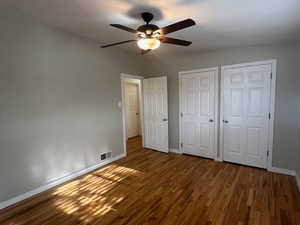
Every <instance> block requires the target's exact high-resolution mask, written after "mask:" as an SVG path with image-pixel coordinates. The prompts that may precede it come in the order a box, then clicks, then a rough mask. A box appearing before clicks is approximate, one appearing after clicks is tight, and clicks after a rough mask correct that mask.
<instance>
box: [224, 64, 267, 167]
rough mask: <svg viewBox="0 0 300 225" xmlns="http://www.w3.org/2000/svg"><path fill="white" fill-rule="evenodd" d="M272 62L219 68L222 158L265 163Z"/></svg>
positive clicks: (252, 164) (250, 163)
mask: <svg viewBox="0 0 300 225" xmlns="http://www.w3.org/2000/svg"><path fill="white" fill-rule="evenodd" d="M271 71H272V66H271V64H267V65H254V66H244V67H243V66H242V67H234V66H233V67H232V68H231V67H225V68H224V69H222V86H223V88H222V92H221V93H222V94H221V96H222V114H221V120H222V124H221V126H222V132H221V133H222V134H223V143H222V144H223V154H224V156H223V158H224V160H225V161H229V162H234V163H240V164H245V165H250V166H255V167H260V168H266V166H267V144H268V134H269V132H268V123H269V112H270V85H271V79H270V78H271V76H270V75H271Z"/></svg>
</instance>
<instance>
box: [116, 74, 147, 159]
mask: <svg viewBox="0 0 300 225" xmlns="http://www.w3.org/2000/svg"><path fill="white" fill-rule="evenodd" d="M120 78H121V97H122V98H121V105H120V106H121V108H122V126H123V150H124V154H125V156H127V148H126V142H127V130H126V109H125V82H126V80H128V79H136V80H140V85H139V108H140V123H141V132H142V145H143V147H144V111H143V106H144V103H143V101H144V100H143V79H144V77H142V76H136V75H131V74H126V73H121V76H120Z"/></svg>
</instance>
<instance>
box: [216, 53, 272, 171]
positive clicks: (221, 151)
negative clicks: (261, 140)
mask: <svg viewBox="0 0 300 225" xmlns="http://www.w3.org/2000/svg"><path fill="white" fill-rule="evenodd" d="M258 65H271V74H272V75H271V76H272V77H271V85H270V92H271V93H270V105H269V112H270V115H271V118H270V119H269V124H268V144H267V145H268V151H269V156H268V158H267V165H266V169H267V170H271V169H272V159H273V136H274V115H275V95H276V67H277V60H276V59H271V60H265V61H256V62H249V63H241V64H233V65H226V66H222V67H221V80H220V83H221V84H220V96H222V94H223V93H224V71H225V69H231V68H239V67H246V66H258ZM223 106H224V99H223V98H222V97H220V117H219V119H220V120H219V124H220V136H219V139H220V141H219V143H220V148H219V149H220V151H219V153H220V154H219V155H220V157H219V159H218V161H223V155H224V154H223V152H224V143H223V139H224V131H223V126H221V122H222V119H223Z"/></svg>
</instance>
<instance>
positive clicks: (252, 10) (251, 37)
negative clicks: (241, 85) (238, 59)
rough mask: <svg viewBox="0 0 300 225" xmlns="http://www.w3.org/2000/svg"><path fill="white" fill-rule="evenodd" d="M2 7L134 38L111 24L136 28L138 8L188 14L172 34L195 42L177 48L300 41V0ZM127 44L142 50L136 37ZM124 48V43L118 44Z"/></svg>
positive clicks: (115, 37)
mask: <svg viewBox="0 0 300 225" xmlns="http://www.w3.org/2000/svg"><path fill="white" fill-rule="evenodd" d="M0 8H1V9H2V10H3V9H4V10H8V8H10V9H13V10H14V12H15V13H19V14H24V15H26V16H30V17H33V18H34V19H36V20H39V21H42V22H43V23H47V24H49V25H51V26H55V27H58V28H60V29H63V30H65V31H69V32H73V33H75V34H78V35H80V36H84V37H87V38H90V39H93V40H97V41H99V43H101V44H104V43H105V44H107V43H111V42H118V41H122V40H127V39H131V38H132V37H133V35H132V34H130V33H127V32H124V31H121V30H117V29H115V28H113V27H110V26H109V24H110V23H120V24H123V25H126V26H129V27H132V28H137V27H138V26H139V25H141V23H142V21H141V19H139V18H138V15H139V13H141V12H143V11H150V12H152V13H154V15H155V16H156V18H157V19H156V21H154V23H156V24H157V25H159V26H165V25H168V24H171V23H173V22H176V21H180V20H183V19H186V18H192V19H194V20H195V21H196V23H197V25H196V26H194V27H191V28H188V29H185V30H182V31H178V32H176V33H172V34H170V35H168V36H171V37H176V38H182V39H186V40H190V41H192V42H193V44H192V45H191V46H190V47H177V46H172V47H171V46H170V45H169V46H168V47H165V46H166V44H165V45H163V46H162V48H160V51H164V50H163V49H165V50H166V49H168V50H173V51H174V52H176V51H203V50H211V49H218V48H228V47H238V46H251V45H264V44H277V43H294V42H298V41H300V0H145V1H142V0H26V1H25V0H24V1H23V0H22V1H20V0H1V2H0ZM126 45H127V46H124V47H123V48H125V49H126V50H133V51H137V47H136V44H135V43H129V44H126ZM114 48H119V47H114Z"/></svg>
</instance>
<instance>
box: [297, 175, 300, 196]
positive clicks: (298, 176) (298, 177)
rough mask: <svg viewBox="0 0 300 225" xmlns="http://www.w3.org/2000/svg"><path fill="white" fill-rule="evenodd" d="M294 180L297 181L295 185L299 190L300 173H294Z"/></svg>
mask: <svg viewBox="0 0 300 225" xmlns="http://www.w3.org/2000/svg"><path fill="white" fill-rule="evenodd" d="M296 181H297V185H298V190H299V192H300V174H297V173H296Z"/></svg>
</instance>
